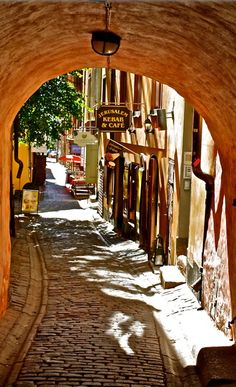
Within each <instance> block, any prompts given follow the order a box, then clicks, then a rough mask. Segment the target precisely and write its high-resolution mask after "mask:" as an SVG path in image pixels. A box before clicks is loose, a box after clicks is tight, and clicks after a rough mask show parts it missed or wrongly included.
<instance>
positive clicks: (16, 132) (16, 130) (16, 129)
mask: <svg viewBox="0 0 236 387" xmlns="http://www.w3.org/2000/svg"><path fill="white" fill-rule="evenodd" d="M19 128H20V122H19V115H18V114H17V115H16V117H15V119H14V122H13V129H14V160H15V162H16V163H17V164H18V165H19V168H18V171H17V174H16V177H17V179H20V177H21V175H22V171H23V166H24V164H23V162H22V161H21V160H20V159H19V148H18V140H19Z"/></svg>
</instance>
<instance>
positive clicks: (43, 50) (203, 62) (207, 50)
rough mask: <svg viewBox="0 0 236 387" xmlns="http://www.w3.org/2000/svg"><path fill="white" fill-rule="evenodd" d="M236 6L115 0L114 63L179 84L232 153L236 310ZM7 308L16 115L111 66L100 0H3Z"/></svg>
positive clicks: (0, 213) (227, 182) (3, 274)
mask: <svg viewBox="0 0 236 387" xmlns="http://www.w3.org/2000/svg"><path fill="white" fill-rule="evenodd" d="M235 14H236V4H235V3H233V2H220V1H217V0H216V1H214V2H199V1H196V2H195V1H191V2H188V3H187V2H186V1H183V0H181V1H180V0H177V1H175V2H171V3H169V1H165V2H163V1H159V2H158V1H157V2H155V3H154V2H150V3H149V2H148V1H143V2H142V1H138V2H132V1H128V0H127V1H121V0H120V1H118V0H113V1H112V15H111V26H110V28H111V29H112V30H113V31H114V32H116V33H117V34H119V35H120V36H121V37H122V41H121V47H120V50H119V51H118V53H117V54H116V55H115V56H114V57H112V59H111V66H112V67H114V68H118V69H120V70H124V71H130V72H133V73H140V74H144V75H146V76H149V77H153V78H155V79H158V80H159V81H161V82H162V83H166V84H168V85H169V86H171V87H173V88H175V89H176V90H177V91H178V92H179V93H180V94H181V95H183V96H184V97H185V98H186V99H187V100H188V101H189V102H190V103H191V104H192V105H193V106H195V108H196V109H197V110H198V111H199V112H200V113H201V114H202V116H203V117H204V118H205V119H206V121H207V124H208V127H209V129H210V131H211V133H212V135H213V138H214V140H215V142H216V145H217V146H218V148H219V150H220V154H221V158H222V164H223V169H224V166H225V170H227V173H225V174H224V176H223V181H224V187H225V192H224V195H225V197H226V213H227V218H228V219H227V233H228V251H229V257H230V276H231V284H232V285H231V293H232V303H233V310H234V311H235V312H236V296H234V291H233V290H234V289H233V284H234V283H236V274H235V273H236V270H235V269H236V262H235V261H236V260H235V259H234V257H235V252H236V242H234V239H235V238H234V235H235V231H236V230H235V228H236V222H235V219H234V218H235V214H234V212H235V211H236V209H234V208H233V207H232V200H233V199H234V198H235V197H236V183H235V181H234V180H235V179H234V169H235V159H236V152H235V147H236V143H235V138H234V137H235V136H234V122H235V118H236V117H235V115H236V113H235V111H236V109H235V104H236V102H235V101H236V99H235V75H236V65H235V36H236V34H235V32H236V18H235ZM0 27H1V28H0V52H1V55H0V104H1V114H0V131H1V143H0V230H1V231H0V233H1V236H0V251H1V257H0V260H2V262H0V295H1V300H2V303H1V304H0V314H1V313H2V312H3V311H4V310H5V308H6V304H7V288H8V282H9V256H10V238H9V232H8V219H9V205H8V194H9V181H8V176H9V170H10V151H11V142H10V132H11V123H12V121H13V119H14V116H15V114H16V113H17V111H18V110H19V109H20V107H21V106H22V104H23V103H24V102H25V101H26V99H27V98H28V97H29V96H30V95H31V94H32V93H33V92H34V91H35V90H36V89H37V88H38V87H39V86H40V85H41V84H42V83H43V82H45V81H46V80H48V79H50V78H52V77H54V76H56V75H58V74H61V73H64V72H67V71H70V70H72V69H76V68H83V67H104V66H106V59H105V58H103V57H100V56H98V55H96V54H95V53H93V51H92V49H91V46H90V38H91V31H93V30H96V29H102V28H104V4H103V3H102V2H96V1H84V2H72V1H71V2H69V1H68V0H67V1H66V0H65V1H56V0H54V1H52V2H47V3H43V2H41V3H40V2H36V1H30V2H11V1H8V2H4V1H1V0H0Z"/></svg>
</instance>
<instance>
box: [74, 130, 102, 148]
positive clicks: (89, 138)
mask: <svg viewBox="0 0 236 387" xmlns="http://www.w3.org/2000/svg"><path fill="white" fill-rule="evenodd" d="M97 142H98V139H97V138H96V137H95V136H94V135H93V134H92V133H90V132H79V133H77V135H76V136H75V137H74V143H75V144H77V145H79V146H86V145H87V144H95V143H97Z"/></svg>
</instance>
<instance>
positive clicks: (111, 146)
mask: <svg viewBox="0 0 236 387" xmlns="http://www.w3.org/2000/svg"><path fill="white" fill-rule="evenodd" d="M123 149H124V148H123V146H122V145H120V144H119V143H118V142H115V141H112V140H109V141H108V144H107V146H106V152H108V153H120V152H121V151H122V150H123Z"/></svg>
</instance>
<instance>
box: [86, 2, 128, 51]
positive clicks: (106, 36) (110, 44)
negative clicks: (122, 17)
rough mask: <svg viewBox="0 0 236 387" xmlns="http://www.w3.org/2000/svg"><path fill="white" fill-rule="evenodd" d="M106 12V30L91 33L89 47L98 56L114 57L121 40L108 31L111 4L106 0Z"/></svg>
mask: <svg viewBox="0 0 236 387" xmlns="http://www.w3.org/2000/svg"><path fill="white" fill-rule="evenodd" d="M104 5H105V10H106V28H105V30H100V31H93V32H92V39H91V45H92V49H93V50H94V51H95V52H96V53H97V54H99V55H105V56H111V55H114V54H115V53H116V52H117V51H118V49H119V47H120V41H121V38H120V36H119V35H117V34H115V33H114V32H111V31H110V30H109V24H110V17H111V3H110V2H109V1H108V0H105V2H104Z"/></svg>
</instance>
